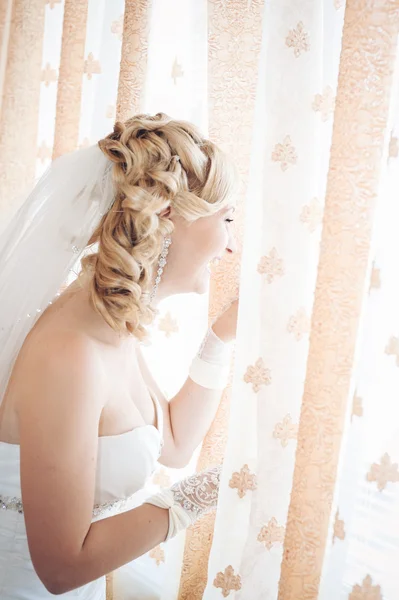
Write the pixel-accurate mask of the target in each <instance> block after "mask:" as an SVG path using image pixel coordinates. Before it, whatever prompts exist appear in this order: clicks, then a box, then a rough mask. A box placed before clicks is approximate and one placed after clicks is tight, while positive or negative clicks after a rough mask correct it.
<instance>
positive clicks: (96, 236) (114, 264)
mask: <svg viewBox="0 0 399 600" xmlns="http://www.w3.org/2000/svg"><path fill="white" fill-rule="evenodd" d="M98 145H99V147H100V148H101V150H102V152H103V153H104V154H105V156H107V157H108V158H109V160H110V161H112V162H113V163H114V165H113V181H114V186H115V200H114V203H113V205H112V207H111V209H110V210H109V211H108V212H107V213H106V214H105V215H104V216H103V218H102V220H101V222H100V224H99V226H98V227H97V229H96V230H95V231H94V232H93V235H92V236H91V238H90V240H89V242H88V245H92V244H96V243H97V244H98V249H97V251H96V252H95V253H92V254H88V255H87V256H85V257H84V258H83V259H82V275H83V276H84V275H90V277H89V293H90V299H91V302H92V305H93V306H94V308H95V309H96V310H97V311H98V312H99V313H100V314H101V315H102V317H103V318H104V319H105V321H106V322H107V323H108V325H110V326H111V327H112V329H114V331H117V332H125V333H128V334H133V335H134V336H136V337H137V338H138V339H140V340H144V339H145V338H146V337H147V330H146V327H145V325H148V324H150V323H151V322H152V321H153V319H154V316H155V314H156V312H157V311H156V310H154V308H152V307H151V306H150V304H149V297H150V292H151V288H152V285H153V276H154V272H155V269H156V267H157V263H158V259H159V255H160V253H161V251H162V245H163V241H164V238H165V236H169V235H170V234H171V233H172V231H173V223H172V221H171V220H170V219H169V218H168V217H163V216H160V214H159V213H161V211H163V210H164V209H166V208H167V207H168V206H172V207H173V208H174V210H175V211H176V213H177V214H179V215H181V216H182V217H184V218H185V219H187V220H188V221H195V220H196V219H198V218H200V217H204V216H207V215H211V214H214V213H215V212H217V211H218V210H220V209H221V208H222V207H223V206H224V205H225V204H226V203H228V202H229V201H231V200H232V198H233V197H234V195H235V194H236V192H237V184H238V176H237V171H236V168H235V166H234V164H233V163H232V161H231V160H230V159H229V158H228V157H227V155H226V154H225V153H224V152H223V151H222V150H221V149H220V148H218V147H217V146H216V145H215V144H214V143H213V142H211V141H210V140H208V139H205V138H204V137H203V136H202V135H201V133H200V132H199V130H198V128H197V127H196V126H195V125H193V124H191V123H189V122H187V121H177V120H174V119H172V118H170V117H169V116H167V115H166V114H164V113H158V114H156V115H155V116H150V115H147V114H139V115H135V116H133V117H131V118H130V119H128V120H127V121H126V122H124V123H121V122H117V123H115V126H114V131H113V133H111V134H109V135H107V136H106V137H105V138H104V139H102V140H100V141H99V142H98Z"/></svg>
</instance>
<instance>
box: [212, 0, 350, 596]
mask: <svg viewBox="0 0 399 600" xmlns="http://www.w3.org/2000/svg"><path fill="white" fill-rule="evenodd" d="M343 14H344V11H343V10H339V11H337V10H336V9H335V7H334V6H333V4H332V2H329V1H328V2H307V3H301V2H293V1H292V0H285V1H281V0H279V1H278V2H277V1H276V2H273V1H270V2H267V3H266V5H265V16H264V31H263V40H262V50H261V59H260V65H259V85H258V91H257V104H256V114H255V121H254V128H253V151H252V156H251V160H252V163H251V174H250V182H249V189H248V192H247V201H246V212H245V234H244V245H243V258H242V269H241V283H240V315H239V323H238V335H237V343H236V360H235V378H234V383H233V389H232V413H231V420H230V427H229V440H228V449H227V452H226V457H225V462H224V467H225V468H224V471H223V482H222V489H221V493H220V496H219V503H218V512H217V519H216V526H215V537H214V542H213V546H212V551H211V556H210V562H209V575H208V585H207V588H206V592H205V594H204V598H206V599H207V600H208V599H209V600H210V599H211V598H212V599H213V598H214V599H216V598H220V593H221V591H222V590H223V586H224V585H226V586H227V587H226V589H227V590H228V589H229V587H230V586H231V589H232V591H233V590H234V589H236V590H237V591H236V593H235V594H234V597H237V598H242V599H246V598H253V599H255V598H259V599H260V598H262V599H266V598H277V590H278V583H279V578H280V564H281V560H282V549H283V542H284V527H285V523H286V520H287V512H288V506H289V501H290V494H291V487H292V474H293V469H294V463H295V450H296V437H297V429H298V421H299V414H300V409H301V402H302V395H303V388H304V381H305V377H306V364H307V356H308V347H309V331H310V317H311V313H312V306H313V297H314V288H315V280H316V272H317V264H318V258H319V244H320V236H321V224H322V216H323V205H324V196H325V189H326V179H327V172H328V164H329V150H330V144H331V132H332V121H333V110H334V97H335V94H336V88H337V76H338V68H339V57H340V44H341V35H342V26H343ZM247 470H248V471H249V474H248V475H245V471H247ZM259 538H260V539H259ZM229 567H232V569H230V570H229V571H226V569H228V568H229ZM229 573H231V576H230V579H231V581H229ZM234 578H235V579H234Z"/></svg>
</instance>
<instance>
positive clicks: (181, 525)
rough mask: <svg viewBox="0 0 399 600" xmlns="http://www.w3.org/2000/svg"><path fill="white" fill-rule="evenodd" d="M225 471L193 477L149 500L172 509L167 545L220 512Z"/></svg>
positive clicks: (213, 469)
mask: <svg viewBox="0 0 399 600" xmlns="http://www.w3.org/2000/svg"><path fill="white" fill-rule="evenodd" d="M221 469H222V467H221V465H218V466H217V467H214V468H212V469H208V470H207V471H202V472H201V473H195V474H194V475H190V476H189V477H186V478H185V479H183V480H181V481H178V482H177V483H175V484H174V485H172V487H171V488H169V489H167V490H161V491H160V492H159V493H158V494H155V495H154V496H151V498H149V499H148V500H146V503H148V504H154V505H155V506H159V507H160V508H168V509H169V531H168V535H167V537H166V540H165V541H167V540H169V539H170V538H172V537H174V536H175V535H176V534H177V533H178V532H179V531H181V530H182V529H185V528H187V527H189V525H191V524H192V523H194V521H196V520H197V519H198V518H199V517H201V516H202V515H205V514H206V513H208V512H209V511H211V510H212V509H214V508H216V505H217V500H218V494H219V485H220V473H221Z"/></svg>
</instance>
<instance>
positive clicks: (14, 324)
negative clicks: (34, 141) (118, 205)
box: [0, 145, 114, 402]
mask: <svg viewBox="0 0 399 600" xmlns="http://www.w3.org/2000/svg"><path fill="white" fill-rule="evenodd" d="M112 166H113V163H112V162H111V161H110V160H109V159H108V158H106V157H105V156H104V154H103V153H102V152H101V150H100V148H99V147H98V146H97V145H95V146H90V147H89V148H85V149H82V150H77V151H76V152H72V153H71V154H66V155H64V156H61V157H60V158H57V159H56V160H54V161H53V162H52V164H51V165H50V166H49V168H48V169H47V171H46V172H45V173H44V175H43V176H42V177H41V179H40V180H39V181H38V183H37V184H36V186H35V187H34V188H33V190H32V192H31V193H30V194H29V195H28V197H27V198H26V200H25V201H24V203H23V204H22V206H21V207H20V208H19V210H18V211H17V213H16V214H15V215H14V217H13V218H12V219H11V222H10V223H9V224H8V226H7V227H6V229H5V230H4V232H3V233H2V234H1V235H0V402H1V400H2V398H3V396H4V393H5V390H6V387H7V383H8V380H9V377H10V374H11V370H12V367H13V365H14V362H15V359H16V357H17V356H18V353H19V350H20V349H21V346H22V344H23V342H24V340H25V338H26V336H27V334H28V333H29V331H30V329H31V328H32V327H33V325H34V324H35V322H36V320H37V319H38V317H39V316H40V314H41V312H43V311H44V310H45V309H46V307H47V306H48V304H49V303H50V302H51V301H52V300H53V298H54V297H55V296H56V294H57V293H58V291H59V289H60V287H61V286H62V284H63V283H64V282H65V281H66V280H67V278H68V275H69V273H70V271H71V269H72V268H73V266H74V265H75V263H77V261H78V260H79V258H80V256H81V255H82V253H83V250H84V249H85V247H86V245H87V243H88V241H89V239H90V237H91V235H92V233H93V231H94V230H95V228H96V227H97V225H98V224H99V222H100V220H101V217H102V215H103V214H105V213H106V212H107V211H108V210H109V208H110V206H111V205H112V202H113V200H114V186H113V182H112Z"/></svg>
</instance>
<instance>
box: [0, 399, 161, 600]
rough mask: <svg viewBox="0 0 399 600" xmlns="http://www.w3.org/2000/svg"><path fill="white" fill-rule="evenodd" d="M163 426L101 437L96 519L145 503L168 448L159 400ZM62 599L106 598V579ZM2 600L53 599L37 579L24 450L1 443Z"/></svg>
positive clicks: (0, 544) (0, 560)
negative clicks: (24, 496)
mask: <svg viewBox="0 0 399 600" xmlns="http://www.w3.org/2000/svg"><path fill="white" fill-rule="evenodd" d="M154 403H155V407H156V413H157V427H155V426H153V425H143V426H140V427H136V428H135V429H133V430H131V431H128V432H127V433H123V434H120V435H112V436H105V437H99V438H98V453H97V465H96V482H95V495H94V498H95V505H94V507H93V521H96V520H99V519H101V518H105V517H108V516H112V515H113V514H116V513H118V512H123V511H124V510H128V509H130V508H133V507H135V506H138V505H139V504H141V503H142V502H143V501H144V499H145V497H146V495H147V494H146V491H145V485H146V482H147V481H148V479H149V478H150V476H151V475H152V473H153V472H154V470H155V468H156V463H157V460H158V458H159V456H160V453H161V449H162V445H163V438H162V432H163V419H162V410H161V408H160V405H159V402H158V400H157V399H156V398H155V399H154ZM60 597H61V598H65V599H66V598H68V600H69V599H70V598H81V599H82V600H103V599H104V600H105V578H104V577H102V578H100V579H98V580H96V581H93V582H91V583H89V584H87V585H85V586H83V587H81V588H79V589H77V590H73V591H71V592H68V593H67V594H64V595H61V596H60ZM0 598H1V599H2V600H22V599H23V600H39V598H40V600H41V599H42V598H43V599H44V598H53V595H51V594H50V593H49V592H48V591H47V590H46V589H45V587H44V586H43V584H42V583H41V581H40V580H39V578H38V577H37V575H36V573H35V571H34V568H33V565H32V562H31V560H30V554H29V549H28V542H27V537H26V530H25V522H24V516H23V506H22V501H21V483H20V448H19V446H18V445H16V444H7V443H5V442H0Z"/></svg>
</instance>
